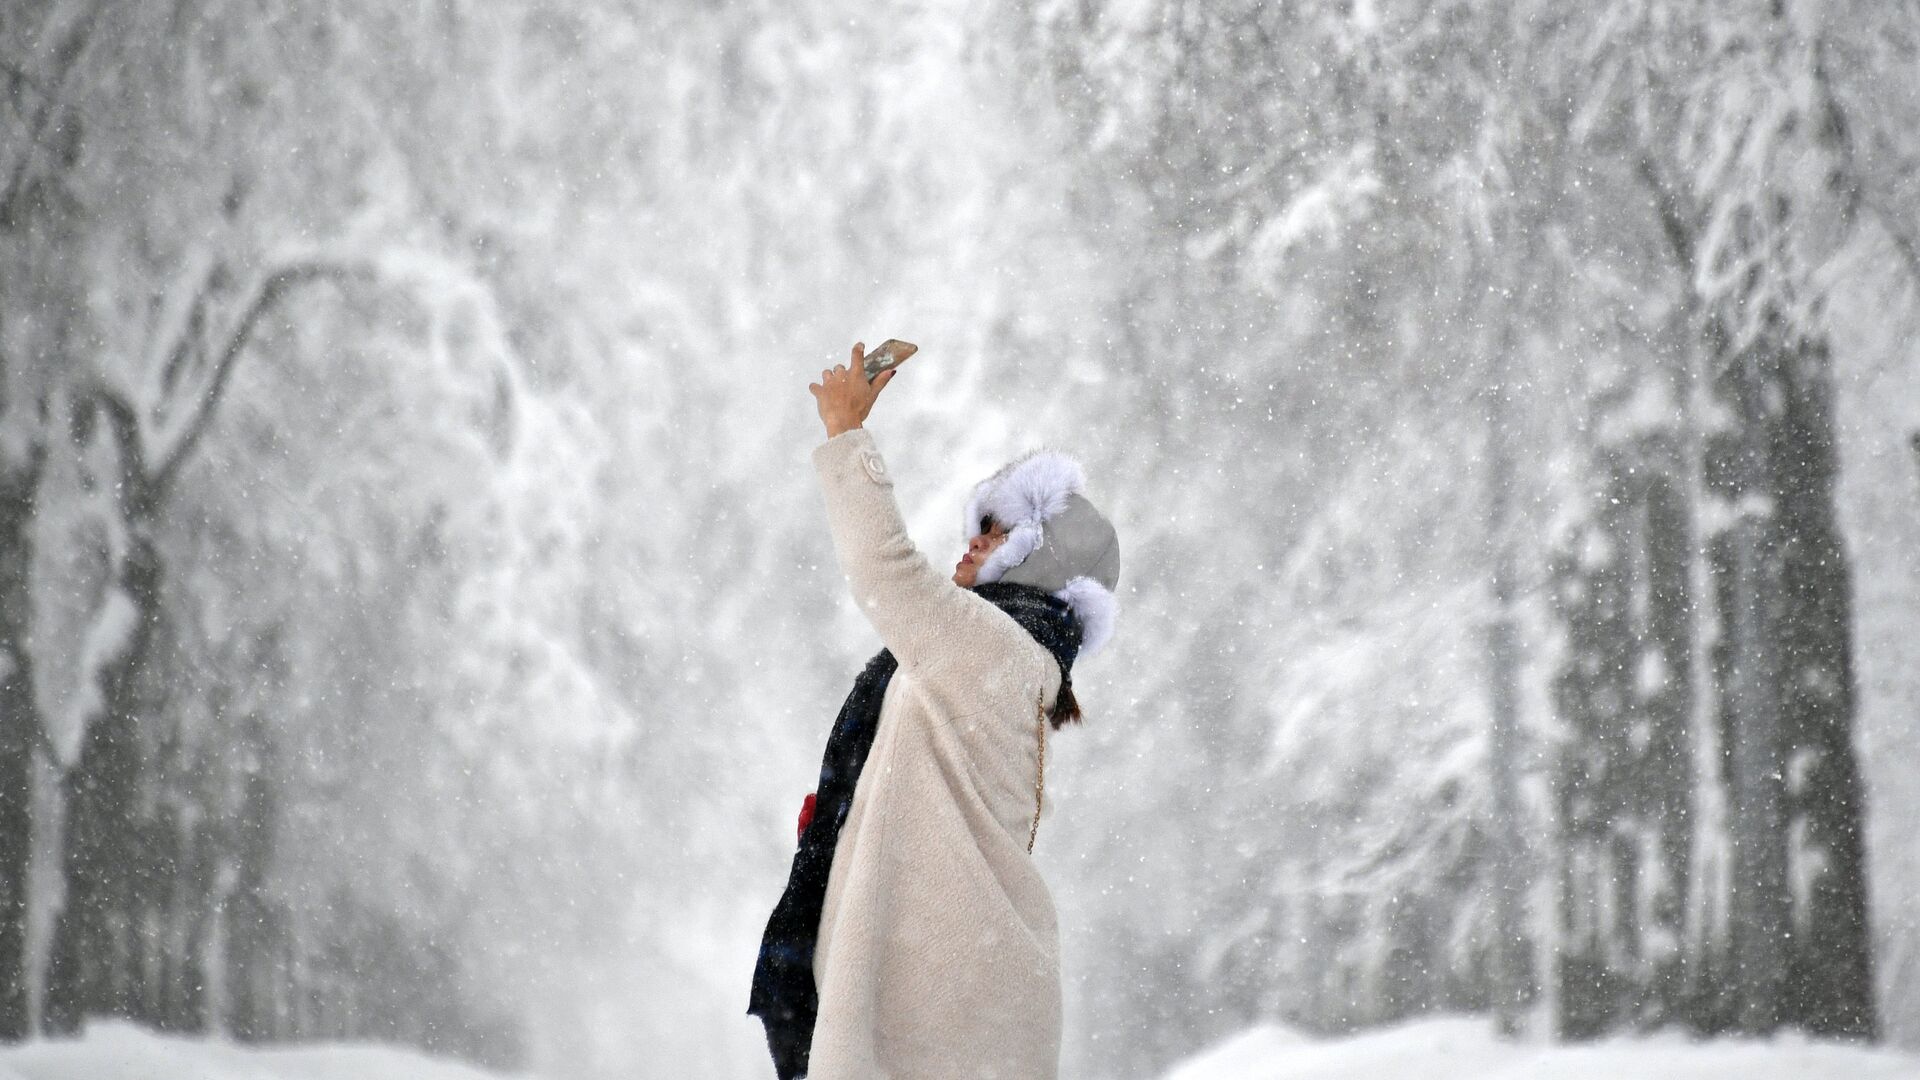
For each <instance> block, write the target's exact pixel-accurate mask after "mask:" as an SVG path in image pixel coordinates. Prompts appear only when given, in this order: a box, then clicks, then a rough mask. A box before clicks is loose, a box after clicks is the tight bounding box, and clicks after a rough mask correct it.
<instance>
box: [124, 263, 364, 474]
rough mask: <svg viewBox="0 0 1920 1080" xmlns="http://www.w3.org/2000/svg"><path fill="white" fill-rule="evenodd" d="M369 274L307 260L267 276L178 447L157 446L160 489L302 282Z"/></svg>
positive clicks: (230, 339)
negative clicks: (250, 349)
mask: <svg viewBox="0 0 1920 1080" xmlns="http://www.w3.org/2000/svg"><path fill="white" fill-rule="evenodd" d="M365 273H366V271H365V270H364V269H362V268H360V267H356V266H352V265H350V264H346V263H332V262H304V263H294V264H291V265H288V266H283V267H281V268H280V269H278V270H275V271H273V272H272V273H270V274H268V275H267V276H266V277H265V278H263V279H261V282H260V284H259V286H258V287H257V288H256V289H255V290H254V294H253V299H252V300H251V301H250V302H248V304H247V306H246V307H245V308H244V309H243V310H242V312H241V314H240V317H239V318H238V319H237V320H236V321H235V322H234V325H233V332H232V333H231V334H229V335H228V336H227V340H226V343H225V344H224V345H223V346H221V348H220V350H219V352H218V354H217V358H216V359H215V360H214V364H213V373H212V374H211V375H210V376H208V378H207V381H206V383H205V385H204V386H203V387H202V389H201V390H200V392H199V396H198V398H197V399H196V400H195V401H193V402H192V403H191V404H190V405H189V406H188V408H189V409H190V413H189V415H188V416H187V417H186V418H185V419H184V420H183V421H182V422H181V424H180V433H179V435H178V436H176V437H175V438H174V440H173V442H172V445H170V446H166V447H159V448H156V451H155V455H154V456H155V458H156V461H157V463H156V464H155V465H154V466H153V469H152V472H151V473H150V478H151V480H152V483H153V485H154V487H155V488H156V489H157V490H160V491H164V490H165V489H166V488H168V487H169V486H171V484H172V483H173V480H174V477H175V476H176V475H178V473H179V471H180V466H181V464H182V463H183V462H185V461H186V460H187V457H188V456H189V455H190V454H192V453H193V448H194V447H195V446H196V445H197V444H198V443H199V441H200V437H201V435H203V434H204V433H205V432H206V429H207V427H208V425H209V424H210V423H211V422H212V418H213V414H214V411H215V409H216V408H217V407H218V406H219V404H220V399H221V398H222V397H223V396H225V394H226V390H227V385H228V384H229V382H230V381H231V380H232V378H233V372H234V368H235V367H236V366H237V365H238V363H239V360H240V357H241V355H242V354H243V353H244V352H245V351H246V347H247V343H248V341H249V340H251V338H252V336H253V331H254V329H255V327H257V326H258V325H259V324H260V320H261V318H262V317H264V316H265V315H266V313H267V311H268V310H269V309H271V308H272V307H273V306H274V305H275V304H276V303H278V302H279V301H280V300H281V298H283V297H285V296H286V295H287V293H288V292H290V291H291V290H292V289H293V288H294V287H295V286H297V285H301V284H304V283H305V282H309V281H316V280H323V279H326V280H334V281H343V280H346V279H349V278H352V277H356V276H361V275H363V274H365ZM204 295H205V294H203V297H204ZM200 302H201V301H200V299H196V300H195V303H196V304H199V303H200ZM189 332H191V330H190V331H189Z"/></svg>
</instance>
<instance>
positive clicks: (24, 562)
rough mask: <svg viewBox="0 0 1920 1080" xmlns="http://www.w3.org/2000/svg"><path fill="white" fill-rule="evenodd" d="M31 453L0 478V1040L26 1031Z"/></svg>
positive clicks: (34, 730)
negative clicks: (26, 458) (19, 464)
mask: <svg viewBox="0 0 1920 1080" xmlns="http://www.w3.org/2000/svg"><path fill="white" fill-rule="evenodd" d="M45 460H46V459H45V454H44V451H39V450H36V452H35V453H34V454H33V455H32V456H31V457H30V458H29V460H28V461H27V462H26V463H25V464H24V465H23V466H21V467H20V468H17V469H13V470H10V471H7V472H5V473H3V474H0V1039H4V1040H14V1039H22V1038H25V1037H26V1036H27V1035H28V1034H29V1032H28V1030H27V1026H28V1025H27V984H28V977H29V975H30V972H29V971H28V970H27V954H26V946H27V910H28V896H27V890H28V887H29V881H28V873H27V870H28V866H29V864H30V862H31V860H32V858H33V755H34V752H35V749H36V748H37V747H38V746H39V745H40V740H41V738H42V737H43V736H42V730H43V729H42V728H41V721H40V710H39V707H38V705H37V703H36V702H35V700H34V688H33V660H32V657H30V656H29V655H28V653H27V629H28V625H27V624H28V621H29V619H30V618H31V603H30V597H29V595H28V584H29V581H30V580H31V577H30V572H31V568H32V561H33V549H32V544H31V541H30V540H29V535H28V531H29V529H30V528H31V526H32V523H33V514H34V503H35V500H36V499H37V497H38V495H39V490H40V477H41V475H42V474H43V471H44V464H45Z"/></svg>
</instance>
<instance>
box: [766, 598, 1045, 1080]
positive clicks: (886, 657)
mask: <svg viewBox="0 0 1920 1080" xmlns="http://www.w3.org/2000/svg"><path fill="white" fill-rule="evenodd" d="M973 591H974V592H975V593H976V594H977V595H979V596H980V597H982V598H984V599H986V600H990V601H992V602H993V603H994V605H995V606H997V607H998V608H999V609H1000V610H1002V611H1004V612H1006V613H1007V614H1008V615H1011V616H1013V620H1014V621H1015V622H1017V623H1019V624H1020V625H1021V627H1022V628H1024V629H1025V630H1026V631H1027V633H1029V634H1032V635H1033V640H1035V641H1037V642H1039V643H1040V644H1041V646H1042V647H1043V648H1045V649H1046V650H1047V651H1048V652H1050V653H1052V654H1053V658H1054V659H1055V660H1057V661H1059V662H1060V688H1061V696H1062V697H1063V698H1064V697H1065V695H1066V693H1067V691H1068V688H1069V687H1070V686H1071V685H1072V683H1071V681H1070V680H1071V677H1072V671H1073V658H1074V657H1075V656H1076V655H1077V654H1078V653H1079V652H1080V633H1081V631H1080V621H1079V620H1078V619H1076V618H1074V616H1073V613H1072V612H1071V611H1070V610H1068V608H1067V604H1066V602H1065V601H1064V600H1060V599H1057V598H1055V597H1053V596H1051V595H1049V594H1048V593H1047V592H1046V591H1045V590H1043V589H1036V588H1034V587H1033V586H1031V585H1014V584H1009V583H1007V582H991V583H989V584H986V585H979V586H976V587H975V588H974V590H973ZM898 666H899V662H898V661H896V660H895V659H894V658H893V653H891V652H889V651H887V650H885V649H882V650H880V654H879V655H878V656H875V657H874V658H873V659H872V660H869V661H867V667H866V670H865V671H862V672H861V673H860V677H859V678H857V679H855V680H854V683H853V692H852V693H850V694H848V695H847V700H846V702H845V703H843V704H842V705H841V706H840V715H839V716H838V717H837V718H835V719H834V722H833V734H832V735H830V736H828V738H827V752H826V756H825V757H824V758H823V759H822V761H821V762H820V786H819V790H818V792H817V793H816V795H815V797H814V798H815V802H814V810H813V820H812V822H810V823H809V824H808V825H807V829H806V832H805V833H804V834H803V835H802V836H801V837H800V850H799V851H797V852H795V853H794V856H793V870H792V871H791V872H790V873H789V874H788V875H787V889H786V892H784V893H782V894H781V896H780V902H779V903H778V904H776V905H775V906H774V909H773V915H772V916H771V917H769V918H768V919H767V929H766V933H765V934H764V935H763V936H762V937H761V939H760V960H759V963H758V964H756V965H755V966H754V969H753V995H752V997H751V998H750V999H749V1001H748V1004H747V1014H748V1015H749V1016H758V1017H760V1020H761V1022H762V1023H764V1024H766V1026H767V1047H768V1049H769V1050H771V1051H772V1053H773V1067H774V1070H775V1071H776V1072H777V1073H779V1076H780V1080H793V1078H794V1077H797V1076H804V1075H806V1072H807V1057H808V1054H809V1052H810V1051H811V1050H812V1048H813V1021H814V1016H815V1015H816V1014H817V1013H818V1011H819V1008H820V995H819V991H818V988H816V987H815V986H814V984H813V947H814V941H815V939H816V937H817V936H818V934H819V932H820V911H821V908H822V907H823V906H824V905H825V903H826V898H827V872H828V870H830V869H831V868H832V867H833V849H834V847H835V845H837V844H838V843H839V841H840V826H841V825H842V824H843V823H844V822H845V821H846V820H847V810H848V808H850V807H851V806H852V805H853V790H854V787H855V785H857V784H858V783H859V782H860V769H861V767H862V766H864V765H865V764H866V762H867V751H868V750H870V749H872V747H873V735H874V729H875V728H877V727H878V726H879V721H880V701H881V699H882V698H883V697H884V696H885V695H886V692H887V683H889V682H890V681H892V679H893V672H894V669H895V668H897V667H898Z"/></svg>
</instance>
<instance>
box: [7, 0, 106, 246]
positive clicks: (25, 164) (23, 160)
mask: <svg viewBox="0 0 1920 1080" xmlns="http://www.w3.org/2000/svg"><path fill="white" fill-rule="evenodd" d="M106 10H107V0H99V2H98V3H95V4H94V5H93V10H91V11H89V12H87V14H86V16H85V17H84V18H82V19H81V20H80V23H79V25H78V26H76V27H74V30H73V33H72V34H71V35H70V36H69V37H68V38H67V40H66V42H65V43H64V44H63V47H62V48H60V49H57V50H55V55H56V56H59V57H61V58H62V60H63V62H62V63H61V66H60V70H59V71H58V72H57V73H56V74H55V75H54V77H53V79H52V89H51V91H47V90H44V89H43V90H42V91H41V96H42V97H43V98H44V99H45V101H44V104H42V105H41V107H40V116H39V119H38V120H33V121H28V123H27V131H28V135H27V148H26V149H25V150H23V151H22V152H21V154H20V160H18V161H16V162H14V166H13V172H12V175H10V176H8V177H7V184H6V186H5V187H3V188H0V223H4V222H8V221H11V220H13V210H14V206H13V204H14V200H15V199H17V198H19V196H20V193H21V192H22V191H24V190H26V186H27V172H28V169H29V167H30V166H32V164H33V159H34V156H35V152H36V148H39V147H44V146H45V145H46V134H47V131H48V129H49V128H51V127H52V126H53V124H54V122H55V121H57V120H59V118H60V114H61V112H62V111H63V110H64V108H65V107H66V100H65V94H66V87H67V81H68V80H69V79H70V78H71V77H72V75H73V73H74V71H75V70H76V69H77V68H79V66H80V58H81V57H82V56H84V55H86V52H87V45H88V44H89V43H90V42H91V41H92V40H93V31H94V27H95V26H97V25H98V24H99V22H100V16H101V14H102V13H103V12H105V11H106Z"/></svg>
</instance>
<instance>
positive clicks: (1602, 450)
mask: <svg viewBox="0 0 1920 1080" xmlns="http://www.w3.org/2000/svg"><path fill="white" fill-rule="evenodd" d="M1668 385H1669V383H1668V381H1667V380H1666V379H1665V377H1664V376H1663V375H1661V374H1660V373H1659V372H1657V371H1653V370H1644V371H1638V372H1628V373H1623V374H1622V375H1621V376H1620V377H1619V378H1618V379H1617V380H1616V382H1615V384H1614V385H1613V386H1611V387H1607V388H1605V389H1604V390H1603V391H1601V392H1600V393H1599V394H1597V395H1596V398H1595V403H1594V413H1595V421H1594V430H1595V431H1596V432H1597V435H1596V439H1595V445H1594V447H1593V449H1592V451H1591V454H1592V468H1593V471H1594V473H1595V474H1596V477H1595V479H1596V483H1595V485H1594V490H1595V492H1596V494H1595V497H1594V498H1593V500H1592V502H1591V504H1590V507H1589V511H1588V517H1587V519H1586V520H1585V521H1584V522H1583V523H1582V524H1581V525H1580V527H1579V528H1578V529H1577V530H1576V532H1575V533H1574V535H1572V536H1571V537H1568V538H1565V539H1564V540H1563V541H1562V543H1563V545H1564V547H1565V549H1564V550H1563V551H1562V552H1561V553H1560V555H1559V556H1558V557H1557V558H1556V570H1555V577H1556V578H1557V579H1558V588H1557V608H1558V612H1559V615H1560V619H1561V621H1562V624H1563V625H1564V626H1565V628H1566V632H1567V635H1568V649H1567V654H1566V657H1565V661H1564V663H1563V666H1562V668H1561V670H1560V672H1559V673H1558V674H1557V675H1556V677H1555V680H1554V695H1555V702H1556V708H1557V710H1558V712H1559V715H1560V716H1561V717H1562V719H1563V720H1564V721H1565V722H1566V723H1567V725H1568V727H1569V728H1570V729H1571V732H1572V737H1571V738H1570V740H1569V741H1568V742H1567V744H1566V746H1565V748H1564V750H1563V756H1562V761H1561V768H1560V775H1559V785H1558V788H1559V805H1558V814H1557V818H1558V828H1559V831H1560V835H1561V843H1562V844H1563V845H1564V849H1565V850H1564V851H1563V852H1562V857H1561V860H1560V863H1561V871H1560V897H1561V902H1560V907H1561V914H1560V919H1561V936H1562V939H1563V942H1562V950H1561V961H1560V966H1559V972H1558V976H1557V981H1558V993H1557V994H1556V1001H1557V1008H1556V1028H1557V1030H1558V1031H1559V1033H1560V1034H1561V1035H1563V1036H1565V1037H1569V1038H1584V1037H1592V1036H1595V1035H1599V1034H1603V1033H1605V1032H1608V1031H1612V1030H1615V1029H1617V1028H1620V1027H1623V1026H1629V1025H1631V1026H1635V1027H1653V1026H1658V1025H1660V1024H1663V1023H1667V1022H1669V1021H1671V1020H1674V1019H1676V1018H1677V1017H1679V1016H1680V1015H1681V1014H1683V1013H1684V1012H1685V1010H1686V1002H1687V994H1688V982H1687V978H1686V974H1687V959H1688V956H1689V950H1688V948H1687V942H1688V940H1689V938H1688V933H1687V925H1686V921H1687V898H1688V896H1689V889H1688V886H1689V883H1690V880H1691V876H1692V874H1693V872H1694V871H1693V865H1692V863H1693V860H1692V849H1693V843H1694V828H1695V825H1694V822H1693V820H1692V813H1691V800H1692V797H1693V786H1694V784H1693V780H1694V770H1693V761H1692V756H1693V740H1692V738H1691V735H1690V731H1689V725H1690V723H1691V721H1692V703H1693V697H1694V680H1693V677H1692V674H1691V670H1692V665H1691V654H1690V644H1691V635H1692V616H1691V609H1692V599H1691V597H1692V592H1693V590H1692V588H1691V584H1690V581H1689V576H1688V574H1689V568H1690V562H1689V551H1690V543H1691V540H1690V537H1691V513H1690V511H1689V508H1688V505H1687V498H1686V496H1685V495H1684V494H1683V493H1684V491H1685V490H1686V482H1685V479H1684V478H1685V476H1686V469H1685V462H1684V440H1683V439H1681V438H1680V437H1678V436H1679V433H1678V432H1677V431H1676V429H1675V426H1674V423H1673V422H1672V421H1671V420H1670V419H1669V418H1668V417H1666V416H1661V417H1659V418H1658V419H1657V420H1656V421H1655V422H1652V423H1648V422H1646V421H1645V419H1644V418H1645V417H1646V416H1647V415H1649V414H1654V413H1655V412H1656V410H1654V409H1653V408H1652V407H1651V406H1650V404H1649V402H1648V398H1649V396H1650V395H1653V396H1655V398H1656V400H1658V399H1659V397H1660V396H1661V395H1664V391H1665V389H1666V387H1667V386H1668ZM1634 417H1641V418H1642V419H1640V420H1638V421H1635V420H1634V419H1633V418H1634ZM1673 419H1677V417H1675V418H1673ZM1676 478H1677V479H1676Z"/></svg>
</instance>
